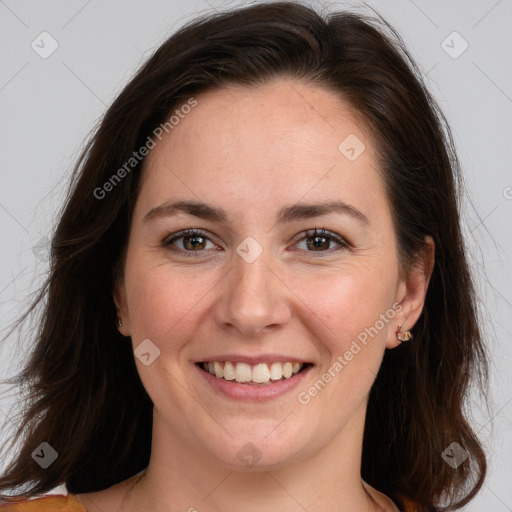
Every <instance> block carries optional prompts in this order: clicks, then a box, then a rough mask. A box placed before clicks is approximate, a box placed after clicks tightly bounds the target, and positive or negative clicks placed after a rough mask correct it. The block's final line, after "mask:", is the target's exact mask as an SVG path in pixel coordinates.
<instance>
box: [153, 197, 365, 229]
mask: <svg viewBox="0 0 512 512" xmlns="http://www.w3.org/2000/svg"><path fill="white" fill-rule="evenodd" d="M179 213H186V214H188V215H193V216H194V217H198V218H200V219H205V220H210V221H213V222H223V223H225V222H228V215H227V213H226V211H225V210H223V209H222V208H216V207H214V206H210V205H208V204H206V203H202V202H197V201H184V200H181V201H167V202H165V203H163V204H161V205H159V206H156V207H154V208H151V210H149V211H148V212H147V213H146V215H144V218H143V222H149V221H151V220H154V219H158V218H162V217H173V216H175V215H178V214H179ZM330 213H339V214H342V215H349V216H350V217H352V218H354V219H355V220H357V221H359V222H361V223H362V224H366V225H368V224H370V221H369V220H368V218H367V217H366V216H365V215H364V214H363V213H362V212H360V211H359V210H358V209H357V208H355V207H354V206H351V205H349V204H347V203H344V202H343V201H328V202H322V203H297V204H292V205H289V206H283V207H282V208H281V209H280V210H279V212H278V214H277V219H276V221H277V224H285V223H288V222H294V221H297V220H303V219H312V218H315V217H321V216H322V215H328V214H330Z"/></svg>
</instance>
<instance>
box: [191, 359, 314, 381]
mask: <svg viewBox="0 0 512 512" xmlns="http://www.w3.org/2000/svg"><path fill="white" fill-rule="evenodd" d="M198 365H199V367H200V368H201V369H202V370H204V371H206V372H209V373H210V374H211V375H214V376H215V377H217V379H223V380H225V381H231V382H236V383H239V384H247V385H271V384H272V383H273V382H278V381H282V380H287V379H290V378H291V377H293V376H294V375H296V374H298V373H300V372H301V371H302V370H303V369H304V368H305V367H306V366H309V364H308V363H298V362H290V361H287V362H273V363H258V364H255V365H251V364H247V363H243V362H231V361H208V362H201V363H198Z"/></svg>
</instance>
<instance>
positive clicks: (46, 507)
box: [0, 494, 418, 512]
mask: <svg viewBox="0 0 512 512" xmlns="http://www.w3.org/2000/svg"><path fill="white" fill-rule="evenodd" d="M400 501H401V503H402V505H403V509H404V512H417V511H418V507H417V506H416V505H415V504H414V503H413V502H412V501H409V500H408V499H407V498H403V497H400ZM0 512H87V511H86V510H85V508H84V507H83V505H82V504H81V503H80V502H79V501H78V500H77V499H76V498H75V496H74V495H73V494H67V495H59V494H56V495H52V496H43V497H41V498H35V499H33V500H29V501H24V502H20V503H10V504H2V503H0Z"/></svg>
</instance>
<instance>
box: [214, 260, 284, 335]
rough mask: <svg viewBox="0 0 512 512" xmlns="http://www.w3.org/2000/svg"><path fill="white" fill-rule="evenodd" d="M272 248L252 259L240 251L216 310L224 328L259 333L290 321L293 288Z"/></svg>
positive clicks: (220, 324)
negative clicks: (284, 277)
mask: <svg viewBox="0 0 512 512" xmlns="http://www.w3.org/2000/svg"><path fill="white" fill-rule="evenodd" d="M269 253H270V251H268V252H267V251H264V252H263V254H261V255H260V256H259V257H258V258H257V259H256V260H255V261H252V262H251V263H248V262H247V261H245V260H244V259H243V258H242V257H240V256H238V254H236V255H234V257H233V267H232V268H231V270H230V271H229V273H228V275H227V276H226V278H225V279H224V280H223V281H224V286H223V288H222V290H220V298H219V300H218V301H217V302H216V307H215V311H214V318H215V323H216V325H217V326H219V327H221V328H222V329H224V330H225V329H231V330H237V331H238V332H239V333H241V334H243V335H244V336H247V337H251V336H257V335H259V334H261V333H262V332H264V331H266V330H269V329H277V328H279V327H282V326H284V325H286V324H287V323H288V322H289V320H290V317H291V301H290V300H289V298H290V294H291V292H290V290H289V288H288V287H287V286H286V284H285V283H284V280H283V277H282V276H280V275H279V273H278V271H277V270H276V265H273V264H272V258H271V256H269Z"/></svg>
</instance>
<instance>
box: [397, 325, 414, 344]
mask: <svg viewBox="0 0 512 512" xmlns="http://www.w3.org/2000/svg"><path fill="white" fill-rule="evenodd" d="M396 337H397V338H398V339H399V340H400V341H409V340H412V338H413V335H412V332H411V331H403V332H402V331H401V330H400V327H398V329H397V333H396Z"/></svg>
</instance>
